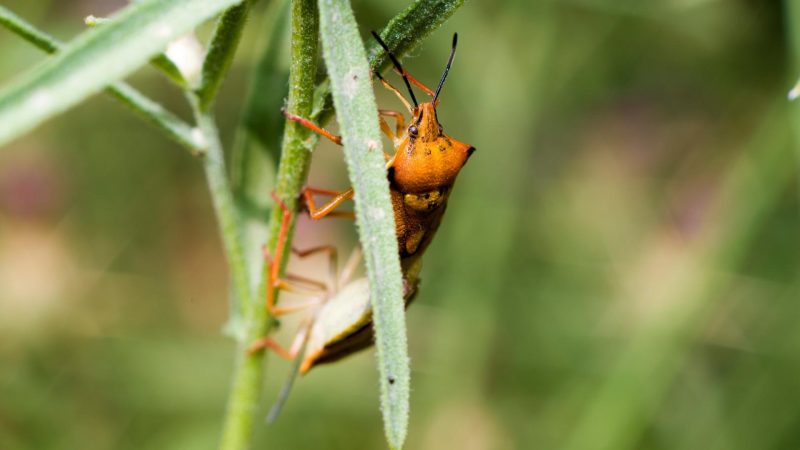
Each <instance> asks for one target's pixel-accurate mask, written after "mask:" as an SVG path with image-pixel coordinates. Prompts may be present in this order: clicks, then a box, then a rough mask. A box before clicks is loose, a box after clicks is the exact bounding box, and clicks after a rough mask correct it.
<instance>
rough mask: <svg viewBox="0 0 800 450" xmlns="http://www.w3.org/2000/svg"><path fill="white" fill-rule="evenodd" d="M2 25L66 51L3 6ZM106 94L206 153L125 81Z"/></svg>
mask: <svg viewBox="0 0 800 450" xmlns="http://www.w3.org/2000/svg"><path fill="white" fill-rule="evenodd" d="M0 25H2V26H4V27H6V28H8V29H9V30H11V31H12V32H14V33H16V34H17V35H19V36H21V37H22V38H23V39H25V40H26V41H28V42H30V43H31V44H33V45H34V46H36V47H37V48H39V49H41V50H43V51H45V52H47V53H50V54H52V53H55V52H57V51H58V50H59V49H61V48H62V47H63V44H62V43H61V42H59V41H58V40H57V39H55V38H53V37H52V36H50V35H48V34H47V33H44V32H42V31H40V30H38V29H36V27H34V26H33V25H31V24H30V23H28V22H27V21H25V20H24V19H23V18H21V17H19V16H17V15H16V14H14V13H12V12H11V11H9V10H8V9H6V8H5V7H3V6H0ZM106 93H107V94H109V95H111V96H112V97H114V98H116V99H117V100H119V101H120V102H121V103H122V104H123V105H125V106H127V107H128V108H130V109H131V110H132V111H133V112H135V113H137V114H138V115H139V116H140V117H141V118H142V119H143V120H144V121H146V122H149V123H151V124H153V125H154V126H155V127H156V128H159V129H160V130H161V131H163V132H164V133H166V134H167V136H169V137H171V138H172V139H174V140H175V142H177V143H179V144H180V145H182V146H184V147H186V148H187V149H189V150H190V151H191V152H192V153H194V154H199V153H202V151H203V143H202V142H201V141H198V139H197V138H196V137H195V134H194V133H193V130H192V127H190V126H189V125H187V124H186V122H184V121H183V120H181V119H179V118H178V117H176V116H175V115H174V114H172V113H171V112H169V111H168V110H167V109H166V108H164V107H163V106H162V105H161V104H160V103H158V102H156V101H154V100H151V99H150V98H149V97H147V96H146V95H144V94H142V93H141V92H139V91H137V90H136V89H134V88H133V87H131V86H130V85H128V84H127V83H125V82H122V81H118V82H116V83H112V84H111V85H110V86H108V87H107V88H106Z"/></svg>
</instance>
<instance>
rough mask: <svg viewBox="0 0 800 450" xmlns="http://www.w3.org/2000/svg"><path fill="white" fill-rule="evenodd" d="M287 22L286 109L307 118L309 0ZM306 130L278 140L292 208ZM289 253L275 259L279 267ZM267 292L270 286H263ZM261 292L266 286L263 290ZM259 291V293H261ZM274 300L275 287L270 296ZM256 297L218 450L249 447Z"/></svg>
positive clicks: (313, 46) (311, 65)
mask: <svg viewBox="0 0 800 450" xmlns="http://www.w3.org/2000/svg"><path fill="white" fill-rule="evenodd" d="M291 17H292V19H291V24H292V44H291V46H292V64H291V68H290V75H289V77H290V78H289V99H288V105H287V110H288V111H291V112H293V113H295V114H298V115H301V116H308V115H309V114H310V113H311V108H312V104H313V99H314V77H315V74H316V60H317V49H318V42H317V28H318V21H319V18H318V14H317V8H316V3H315V2H314V1H313V0H294V1H293V2H292V7H291ZM308 137H309V132H308V130H306V129H305V128H303V127H301V126H299V125H296V124H295V123H293V122H290V123H287V126H286V128H285V132H284V139H283V152H282V153H281V162H280V165H279V168H278V176H277V185H276V188H275V193H276V195H277V196H278V197H279V198H280V199H282V200H283V201H284V202H285V203H286V205H287V206H288V207H289V208H290V209H292V210H294V209H295V207H296V204H297V197H298V195H299V193H300V189H301V187H302V185H303V183H304V181H305V179H306V175H307V173H308V167H309V164H310V162H311V149H312V147H311V146H310V144H311V142H312V141H313V140H312V141H309V140H308ZM281 213H282V212H281V211H280V209H279V208H273V212H272V218H271V221H270V227H269V230H270V234H269V236H270V237H269V242H268V244H267V248H268V250H269V251H270V252H273V253H274V251H275V246H276V243H277V241H278V234H279V230H280V223H281ZM293 227H294V221H292V224H291V226H290V232H289V235H288V236H287V237H286V245H285V247H284V248H287V249H288V248H291V237H292V236H291V235H292V232H291V230H292V229H293ZM288 253H289V252H284V255H283V258H281V259H279V260H277V259H276V260H275V263H276V264H280V266H281V268H283V266H284V265H285V261H286V259H287V257H288ZM269 288H270V289H272V287H269ZM265 289H266V288H265ZM261 292H264V290H261ZM274 295H275V296H276V297H275V298H277V295H278V291H277V289H276V290H275V292H274ZM262 298H263V297H261V296H260V295H259V296H256V297H255V298H254V299H253V301H250V302H248V304H247V307H246V308H245V309H244V312H245V318H246V320H247V330H246V334H245V342H244V343H243V344H244V345H241V346H240V348H239V353H238V355H237V356H238V357H237V360H236V372H235V374H234V379H233V385H232V387H231V392H230V397H229V400H228V410H227V416H226V418H225V424H224V428H223V435H222V442H221V444H220V448H221V449H223V450H239V449H244V448H247V447H248V446H249V442H250V440H251V439H252V435H253V424H254V421H255V420H254V416H255V413H256V411H258V403H259V399H260V397H261V387H262V381H263V376H264V352H255V353H248V352H247V351H246V345H247V344H248V343H250V342H253V341H255V340H257V339H259V338H261V337H263V336H265V335H266V334H267V333H268V332H269V329H270V324H271V322H270V317H269V315H268V314H267V311H266V308H264V303H263V301H262Z"/></svg>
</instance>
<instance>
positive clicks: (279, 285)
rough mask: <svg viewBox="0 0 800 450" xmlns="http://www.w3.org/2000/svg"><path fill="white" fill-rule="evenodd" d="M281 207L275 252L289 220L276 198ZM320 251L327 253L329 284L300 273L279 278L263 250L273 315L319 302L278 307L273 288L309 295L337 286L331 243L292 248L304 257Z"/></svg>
mask: <svg viewBox="0 0 800 450" xmlns="http://www.w3.org/2000/svg"><path fill="white" fill-rule="evenodd" d="M276 201H277V202H278V204H279V205H281V208H282V209H283V210H284V219H283V220H282V221H281V231H280V233H279V235H278V244H277V245H276V248H275V253H276V254H282V252H283V249H284V246H285V241H286V231H287V230H286V227H288V222H289V220H291V213H290V214H289V220H287V219H286V213H287V212H288V209H287V208H286V205H285V204H284V203H283V202H281V201H279V200H277V199H276ZM321 252H327V253H328V265H329V267H330V268H331V269H330V270H332V272H331V274H329V282H328V283H329V284H325V283H321V282H319V281H316V280H312V279H310V278H306V277H303V276H300V275H293V274H286V276H285V278H279V274H278V271H277V269H276V268H277V267H278V265H277V264H275V260H273V259H272V257H271V256H270V255H269V253H268V252H267V251H266V249H265V251H264V259H266V261H267V264H266V267H267V268H268V269H267V270H269V273H268V277H267V283H268V284H267V310H268V311H269V313H270V314H271V315H272V316H273V317H276V316H281V315H284V314H288V313H292V312H295V311H299V310H301V309H305V308H307V307H309V306H313V305H316V304H319V301H318V300H313V301H309V302H304V303H301V304H296V305H291V306H286V307H278V306H275V289H281V290H284V291H288V292H294V293H298V294H305V295H309V296H316V295H319V294H320V293H321V292H326V291H330V290H332V289H336V288H337V280H336V277H335V274H336V271H338V269H337V261H336V255H337V253H336V248H335V247H333V246H332V245H324V246H319V247H313V248H310V249H307V250H298V249H296V248H292V253H294V254H296V255H297V256H299V257H300V258H305V257H307V256H310V255H314V254H317V253H321ZM289 281H294V282H295V283H294V284H292V283H289ZM300 285H305V286H307V287H309V288H310V289H308V288H303V287H301V286H300Z"/></svg>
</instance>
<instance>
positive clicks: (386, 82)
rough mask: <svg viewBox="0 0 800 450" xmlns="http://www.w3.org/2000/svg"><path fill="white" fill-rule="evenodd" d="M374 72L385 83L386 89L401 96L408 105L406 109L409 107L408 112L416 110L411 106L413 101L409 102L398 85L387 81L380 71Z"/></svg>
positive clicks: (402, 100)
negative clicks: (398, 88) (395, 85)
mask: <svg viewBox="0 0 800 450" xmlns="http://www.w3.org/2000/svg"><path fill="white" fill-rule="evenodd" d="M372 73H374V74H375V76H376V77H378V79H379V80H380V81H381V84H382V85H383V87H385V88H386V89H388V90H390V91H392V92H394V95H396V96H397V98H399V99H400V101H401V102H403V105H404V106H405V107H406V109H408V112H410V113H413V112H414V109H413V108H412V107H411V103H408V100H406V98H405V97H404V96H403V94H402V93H401V92H400V91H398V90H397V88H396V87H394V86H392V84H391V83H389V82H388V81H386V79H385V78H383V76H381V74H380V73H378V72H372Z"/></svg>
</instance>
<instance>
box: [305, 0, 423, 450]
mask: <svg viewBox="0 0 800 450" xmlns="http://www.w3.org/2000/svg"><path fill="white" fill-rule="evenodd" d="M319 10H320V33H321V37H322V50H323V56H324V57H325V64H326V65H327V67H328V74H329V76H330V80H331V90H332V92H333V103H334V106H335V107H336V113H337V118H338V120H339V127H340V130H341V133H342V138H343V143H344V152H345V159H346V161H347V168H348V172H349V175H350V180H351V182H352V183H353V188H354V189H355V204H356V224H357V226H358V233H359V237H360V241H361V245H362V247H363V249H364V256H365V261H366V267H367V276H368V277H369V284H370V298H371V302H372V309H373V321H374V326H375V346H376V348H377V353H378V370H379V372H380V387H381V409H382V411H383V420H384V426H385V430H386V439H387V441H388V443H389V446H390V447H391V448H393V449H399V448H401V447H402V446H403V441H404V440H405V436H406V429H407V427H408V404H409V384H410V380H409V365H408V348H407V344H406V325H405V314H404V301H403V295H402V282H401V275H400V262H399V259H398V256H397V237H396V236H395V224H394V214H393V212H392V206H391V201H390V197H389V183H388V181H387V179H386V169H385V168H384V157H383V150H382V146H381V135H380V130H379V127H378V111H377V107H376V105H375V97H374V94H373V91H372V83H371V82H370V68H369V64H368V62H367V54H366V51H365V50H364V44H363V42H362V41H361V38H360V37H359V32H358V27H357V26H356V22H355V18H354V17H353V11H352V9H351V8H350V2H349V1H348V0H319Z"/></svg>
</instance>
